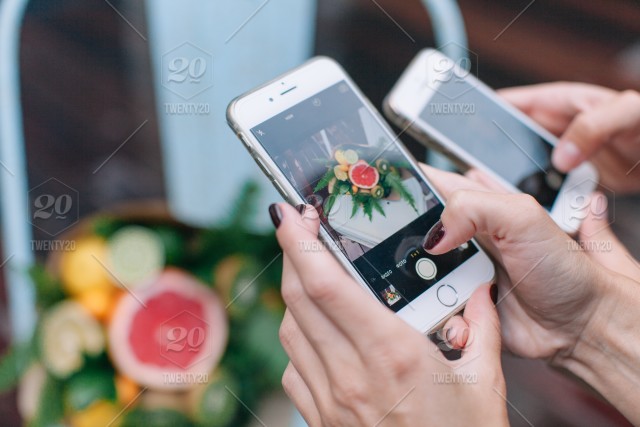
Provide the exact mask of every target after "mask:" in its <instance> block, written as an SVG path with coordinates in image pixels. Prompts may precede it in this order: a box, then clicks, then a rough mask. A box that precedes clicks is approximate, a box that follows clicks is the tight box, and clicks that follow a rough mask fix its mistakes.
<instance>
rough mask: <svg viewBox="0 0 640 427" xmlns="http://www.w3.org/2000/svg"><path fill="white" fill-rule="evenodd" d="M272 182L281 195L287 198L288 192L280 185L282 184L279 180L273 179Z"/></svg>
mask: <svg viewBox="0 0 640 427" xmlns="http://www.w3.org/2000/svg"><path fill="white" fill-rule="evenodd" d="M271 182H272V183H273V185H274V187H276V190H278V193H280V195H281V196H282V197H283V198H284V199H285V200H287V193H286V192H285V191H284V188H282V187H281V186H280V184H279V183H278V181H276V180H273V179H272V180H271Z"/></svg>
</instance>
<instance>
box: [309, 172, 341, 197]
mask: <svg viewBox="0 0 640 427" xmlns="http://www.w3.org/2000/svg"><path fill="white" fill-rule="evenodd" d="M335 177H336V174H335V173H334V172H333V168H329V169H327V172H326V173H325V174H324V175H323V176H322V178H320V181H318V183H317V184H316V187H315V188H314V189H313V192H314V193H317V192H318V191H320V190H322V189H324V188H326V187H327V186H328V185H329V183H330V182H331V180H332V179H333V178H335Z"/></svg>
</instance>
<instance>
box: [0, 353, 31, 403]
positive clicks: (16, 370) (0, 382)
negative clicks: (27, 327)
mask: <svg viewBox="0 0 640 427" xmlns="http://www.w3.org/2000/svg"><path fill="white" fill-rule="evenodd" d="M33 358H34V349H33V344H32V343H31V342H29V343H22V344H13V345H12V346H11V347H9V350H7V352H6V353H5V354H4V355H3V356H2V358H1V359H0V393H6V392H7V391H9V390H11V389H13V388H15V387H16V385H17V384H18V381H20V377H22V375H24V373H25V372H26V370H27V368H28V367H29V364H30V363H31V361H32V360H33Z"/></svg>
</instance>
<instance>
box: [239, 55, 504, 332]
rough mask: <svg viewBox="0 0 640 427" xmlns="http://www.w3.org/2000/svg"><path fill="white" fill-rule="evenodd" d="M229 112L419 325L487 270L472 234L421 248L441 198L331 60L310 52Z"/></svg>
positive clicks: (341, 249)
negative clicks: (440, 248) (438, 248)
mask: <svg viewBox="0 0 640 427" xmlns="http://www.w3.org/2000/svg"><path fill="white" fill-rule="evenodd" d="M227 120H228V122H229V125H230V126H231V127H232V128H233V130H234V131H235V132H236V134H237V135H238V137H239V138H240V139H241V140H242V142H243V143H244V145H245V146H246V148H247V149H248V150H249V153H250V154H251V156H252V157H253V158H254V159H255V161H256V162H257V163H258V165H259V166H260V168H261V169H262V171H263V172H264V173H265V174H266V175H267V176H268V177H269V179H270V180H271V181H272V182H273V184H274V185H275V186H276V188H277V189H278V190H279V191H280V193H281V194H282V196H283V197H284V198H285V199H286V200H287V201H288V202H289V203H291V204H293V205H297V204H300V203H307V204H310V205H313V206H314V207H315V208H316V210H317V212H318V214H319V215H320V220H321V230H320V234H321V238H322V240H323V241H324V242H325V244H326V245H327V246H328V247H329V248H330V249H332V251H333V253H334V255H335V256H336V257H337V258H338V260H339V261H340V262H341V263H342V265H343V266H344V268H345V269H347V270H348V271H349V272H350V273H351V274H352V275H353V277H355V278H356V280H357V281H358V282H359V283H360V284H361V285H362V286H363V287H364V288H365V289H367V290H368V291H369V292H370V294H371V295H372V296H373V297H375V298H377V299H378V300H379V301H380V302H381V303H382V304H384V305H385V306H387V307H388V308H389V309H391V310H393V311H394V312H396V313H397V314H398V315H399V316H400V317H401V318H402V319H404V320H405V321H407V322H408V323H409V324H410V325H411V326H413V327H414V328H416V329H417V330H419V331H421V332H423V333H428V332H431V331H432V330H434V329H435V328H436V327H438V326H440V325H441V324H442V322H443V321H445V320H446V319H447V318H448V317H450V316H451V315H452V314H454V313H456V312H458V311H459V310H460V309H462V307H463V306H464V304H465V302H466V301H467V300H468V298H469V297H470V296H471V294H472V292H473V291H474V290H475V289H476V288H477V287H478V286H479V285H481V284H483V283H487V282H490V281H492V280H493V278H494V267H493V264H492V262H491V260H490V259H489V257H488V256H487V255H486V254H485V252H483V251H482V249H480V247H479V246H478V245H477V244H476V242H475V241H470V242H468V243H465V244H464V245H462V246H460V247H459V248H457V249H455V250H453V251H451V252H450V253H448V254H445V255H440V256H432V255H429V254H427V253H426V252H425V250H424V249H423V248H422V241H423V239H424V237H425V234H426V233H427V231H428V230H429V229H430V228H431V227H432V226H433V225H434V224H435V223H436V222H437V221H438V219H439V218H440V214H441V213H442V210H443V208H444V205H443V202H442V198H441V197H440V195H439V194H438V193H437V192H436V191H435V190H434V189H433V187H432V186H431V184H429V182H428V181H427V178H426V177H425V175H424V174H423V173H422V171H421V170H420V168H419V166H418V165H417V163H416V161H415V160H414V159H413V158H412V157H411V155H410V154H409V153H408V152H407V150H406V149H405V148H404V147H403V146H402V144H401V143H400V142H399V141H398V139H397V137H396V136H394V135H393V133H392V131H391V130H390V129H389V127H388V126H387V125H386V124H385V122H384V120H383V119H382V117H380V115H379V114H378V113H377V112H376V111H375V109H374V108H373V107H372V106H371V104H370V103H369V101H368V100H367V99H366V98H365V97H364V96H363V95H362V94H361V93H360V91H359V90H358V88H357V87H356V85H355V84H354V83H353V82H352V81H351V79H350V78H349V76H347V74H346V73H345V71H344V70H343V69H342V68H341V67H340V66H339V65H338V64H337V63H336V62H335V61H333V60H331V59H328V58H316V59H313V60H311V61H310V62H308V63H306V64H304V65H303V66H301V67H299V68H297V69H295V70H293V71H291V72H289V73H288V74H286V75H284V76H281V77H279V78H278V79H276V80H274V81H272V82H270V83H267V84H266V85H264V86H262V87H260V88H258V89H255V90H253V91H251V92H250V93H247V94H245V95H242V96H240V97H239V98H237V99H235V100H234V101H233V102H232V103H231V104H230V105H229V108H228V110H227Z"/></svg>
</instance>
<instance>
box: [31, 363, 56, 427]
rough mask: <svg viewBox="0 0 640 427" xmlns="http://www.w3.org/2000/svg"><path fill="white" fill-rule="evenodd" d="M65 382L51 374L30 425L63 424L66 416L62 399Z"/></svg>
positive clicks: (34, 426) (36, 426)
mask: <svg viewBox="0 0 640 427" xmlns="http://www.w3.org/2000/svg"><path fill="white" fill-rule="evenodd" d="M63 386H64V383H63V382H62V381H61V380H58V379H56V378H54V377H53V376H51V375H49V376H48V377H47V379H46V381H45V383H44V387H43V388H42V391H41V394H40V399H39V402H40V403H39V405H38V411H37V412H36V416H35V418H34V419H33V420H32V421H31V422H30V423H29V427H54V426H56V427H57V426H62V425H63V423H62V419H63V417H64V403H63V400H62V395H63V393H62V392H63V388H64V387H63Z"/></svg>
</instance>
